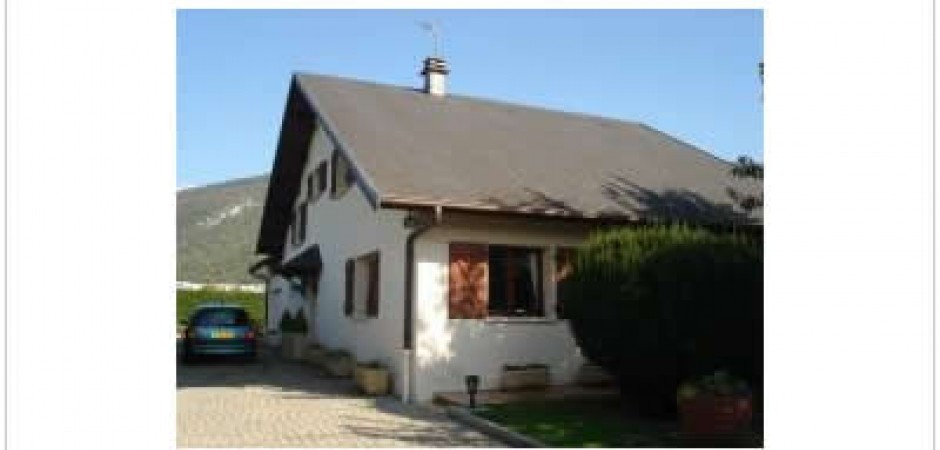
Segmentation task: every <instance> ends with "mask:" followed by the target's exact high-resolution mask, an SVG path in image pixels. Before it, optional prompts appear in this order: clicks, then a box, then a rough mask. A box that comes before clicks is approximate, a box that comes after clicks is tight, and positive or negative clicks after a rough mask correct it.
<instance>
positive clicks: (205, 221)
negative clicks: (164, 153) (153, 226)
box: [176, 175, 268, 283]
mask: <svg viewBox="0 0 940 450" xmlns="http://www.w3.org/2000/svg"><path fill="white" fill-rule="evenodd" d="M267 190H268V176H267V175H262V176H257V177H252V178H242V179H236V180H231V181H227V182H224V183H219V184H213V185H209V186H203V187H197V188H190V189H184V190H181V191H178V192H177V193H176V279H177V281H193V282H200V283H258V280H256V279H253V278H252V277H251V276H249V275H248V266H249V265H250V264H251V263H252V262H254V261H257V260H258V257H257V256H256V255H255V254H254V248H255V241H256V239H257V237H258V227H259V226H260V224H261V211H262V205H264V197H265V195H266V194H267Z"/></svg>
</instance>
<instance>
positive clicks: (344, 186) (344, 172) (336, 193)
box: [330, 150, 356, 198]
mask: <svg viewBox="0 0 940 450" xmlns="http://www.w3.org/2000/svg"><path fill="white" fill-rule="evenodd" d="M332 178H333V184H332V186H331V187H330V189H331V190H330V196H331V197H332V198H340V197H342V196H343V194H345V193H346V191H348V190H349V188H350V186H352V185H353V183H355V181H356V177H355V175H354V174H353V170H352V166H350V164H349V160H347V159H346V157H345V156H343V155H342V154H341V153H340V152H339V150H333V174H332Z"/></svg>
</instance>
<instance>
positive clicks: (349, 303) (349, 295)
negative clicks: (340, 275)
mask: <svg viewBox="0 0 940 450" xmlns="http://www.w3.org/2000/svg"><path fill="white" fill-rule="evenodd" d="M355 286H356V261H354V260H352V259H347V260H346V301H345V302H344V303H343V313H344V314H346V315H347V316H351V315H352V313H353V288H354V287H355Z"/></svg>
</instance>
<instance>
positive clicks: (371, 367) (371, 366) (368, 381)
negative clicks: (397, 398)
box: [354, 361, 389, 395]
mask: <svg viewBox="0 0 940 450" xmlns="http://www.w3.org/2000/svg"><path fill="white" fill-rule="evenodd" d="M354 378H355V380H356V385H358V386H359V389H362V392H365V393H366V394H367V395H385V394H388V390H389V389H388V388H389V376H388V369H387V368H386V367H385V366H383V365H382V363H380V362H378V361H369V362H366V363H359V364H357V365H356V374H355V377H354Z"/></svg>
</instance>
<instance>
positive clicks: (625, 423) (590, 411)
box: [479, 401, 762, 447]
mask: <svg viewBox="0 0 940 450" xmlns="http://www.w3.org/2000/svg"><path fill="white" fill-rule="evenodd" d="M479 415H480V416H482V417H484V418H486V419H489V420H491V421H493V422H496V423H499V424H501V425H503V426H505V427H507V428H509V429H511V430H513V431H516V432H519V433H522V434H525V435H528V436H531V437H533V438H535V439H538V440H539V441H541V442H543V443H545V444H547V445H548V446H549V447H698V446H706V447H760V446H762V445H761V442H760V437H759V436H755V435H749V436H743V437H738V438H734V439H722V440H721V441H718V440H714V439H712V440H708V441H702V440H699V441H692V440H690V439H687V438H683V437H681V436H680V435H679V434H678V425H677V424H676V423H675V422H663V421H653V420H645V419H639V418H636V417H631V416H628V415H626V414H625V413H624V412H623V410H622V409H621V408H620V406H619V404H618V403H617V402H615V401H603V402H602V401H568V402H523V403H514V404H507V405H493V406H487V409H486V410H484V411H482V412H480V413H479Z"/></svg>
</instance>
